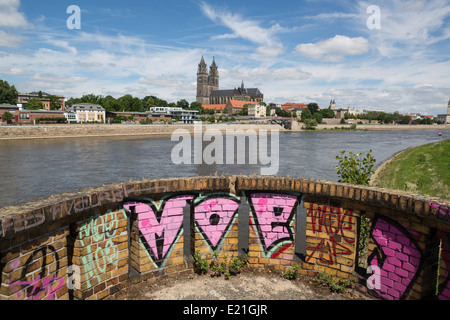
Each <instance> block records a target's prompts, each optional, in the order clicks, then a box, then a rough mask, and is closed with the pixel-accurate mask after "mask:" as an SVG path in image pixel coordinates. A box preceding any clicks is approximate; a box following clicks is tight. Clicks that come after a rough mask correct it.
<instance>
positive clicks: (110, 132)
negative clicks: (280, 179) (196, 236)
mask: <svg viewBox="0 0 450 320" xmlns="http://www.w3.org/2000/svg"><path fill="white" fill-rule="evenodd" d="M194 127H195V126H194V125H193V124H180V125H174V124H165V125H161V124H152V125H139V124H137V125H134V124H127V125H109V124H86V125H73V124H72V125H47V126H0V140H11V139H44V138H83V137H109V136H111V137H112V136H167V135H171V134H172V132H173V131H174V130H176V129H183V130H187V131H188V132H190V133H193V132H194ZM201 127H202V130H203V132H204V131H206V130H207V129H218V130H220V131H222V132H224V133H225V132H226V130H248V129H254V130H259V129H267V130H273V129H276V130H280V131H284V130H286V129H284V128H283V127H281V126H280V125H277V124H273V125H269V124H258V125H256V124H245V125H237V124H202V125H201Z"/></svg>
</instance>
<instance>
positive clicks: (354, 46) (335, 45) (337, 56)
mask: <svg viewBox="0 0 450 320" xmlns="http://www.w3.org/2000/svg"><path fill="white" fill-rule="evenodd" d="M368 51H369V42H368V41H367V40H366V39H365V38H363V37H356V38H350V37H347V36H342V35H336V36H335V37H334V38H330V39H327V40H323V41H319V42H316V43H302V44H299V45H297V46H296V47H295V53H297V54H300V55H302V56H304V57H307V58H309V59H313V60H324V61H330V62H337V61H343V60H344V57H345V56H353V55H360V54H363V53H366V52H368Z"/></svg>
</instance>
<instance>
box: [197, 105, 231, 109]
mask: <svg viewBox="0 0 450 320" xmlns="http://www.w3.org/2000/svg"><path fill="white" fill-rule="evenodd" d="M202 107H203V108H204V109H209V110H223V109H225V107H226V104H204V105H202Z"/></svg>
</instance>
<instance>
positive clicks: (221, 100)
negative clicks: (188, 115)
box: [197, 56, 264, 105]
mask: <svg viewBox="0 0 450 320" xmlns="http://www.w3.org/2000/svg"><path fill="white" fill-rule="evenodd" d="M263 99H264V95H263V94H262V93H261V91H259V89H258V88H245V86H244V81H242V84H241V86H240V87H237V88H234V89H226V90H219V71H218V68H217V65H216V62H215V61H214V58H213V61H212V63H211V66H210V67H209V73H208V72H207V65H206V63H205V59H203V56H202V59H201V61H200V63H199V64H198V71H197V102H200V103H201V104H202V105H209V104H226V103H227V102H228V101H229V100H239V101H254V102H262V101H263Z"/></svg>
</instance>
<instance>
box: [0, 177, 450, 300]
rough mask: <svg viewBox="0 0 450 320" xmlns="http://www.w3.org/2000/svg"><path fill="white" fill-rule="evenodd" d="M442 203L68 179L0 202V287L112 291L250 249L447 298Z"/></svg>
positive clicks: (367, 190) (70, 293)
mask: <svg viewBox="0 0 450 320" xmlns="http://www.w3.org/2000/svg"><path fill="white" fill-rule="evenodd" d="M449 207H450V203H449V202H448V200H444V199H438V198H431V197H426V196H423V195H415V194H410V193H404V192H397V191H393V190H386V189H379V188H371V187H362V186H355V185H350V184H343V183H337V182H331V181H320V180H311V179H303V178H283V177H259V176H251V177H248V176H232V177H191V178H171V179H160V180H145V181H136V182H127V183H123V184H116V185H111V186H104V187H102V188H99V189H95V190H92V189H90V190H85V191H77V192H74V193H72V194H65V195H60V196H53V197H50V198H48V199H43V200H40V201H36V202H32V203H28V204H24V205H19V206H15V207H9V208H4V209H1V210H0V222H1V223H0V227H1V228H0V272H1V286H0V298H1V299H2V300H15V299H17V300H24V299H30V300H31V299H36V300H38V299H40V300H43V299H49V300H53V299H58V300H67V299H97V300H99V299H114V298H116V297H118V296H119V295H120V293H121V290H124V289H126V288H127V287H129V286H145V285H146V284H148V283H150V282H153V281H156V280H157V279H159V278H160V277H165V276H172V275H177V274H181V273H189V272H192V270H193V258H192V257H193V255H194V254H195V252H196V251H199V252H200V254H201V255H202V257H203V258H205V259H208V261H210V262H211V261H212V260H214V259H216V258H217V259H218V261H219V263H220V262H226V261H229V260H230V259H231V258H232V257H236V256H242V255H243V254H247V255H248V266H249V267H251V268H269V269H272V270H275V271H277V272H283V271H285V270H287V269H288V268H290V267H292V266H294V265H300V266H301V270H300V272H302V273H304V274H308V275H313V274H315V273H318V272H325V273H328V274H332V275H334V276H335V277H337V278H343V279H355V280H357V281H359V282H360V283H362V284H364V285H367V286H368V284H373V285H374V286H372V287H371V290H370V292H371V293H373V294H374V295H376V296H378V297H380V298H382V299H424V298H430V297H436V298H438V299H447V300H448V299H449V298H450V294H449V292H450V286H449V278H450V276H449V270H450V267H449V265H450V259H449V247H450V242H449V239H450V237H449V232H450V221H449V211H450V210H449ZM362 216H364V217H366V218H368V219H369V230H368V243H369V244H368V247H367V253H366V254H365V255H363V254H362V253H360V251H359V247H360V246H361V244H360V241H359V240H360V238H361V231H360V224H361V219H362V218H361V217H362ZM301 221H304V222H305V223H306V224H305V227H304V229H305V230H306V231H305V232H303V231H302V232H300V231H299V230H297V226H298V225H299V222H301ZM302 230H303V229H302ZM246 239H247V240H246ZM300 240H301V241H303V242H304V246H303V247H302V245H300V243H301V241H300ZM361 259H362V260H364V261H365V262H366V266H365V267H364V268H363V269H362V272H361V268H360V267H359V266H358V263H357V261H359V260H361ZM368 266H369V267H370V268H371V270H369V269H366V268H367V267H368ZM369 271H370V272H369ZM371 272H372V273H371ZM371 275H373V276H377V277H376V278H374V277H372V276H371Z"/></svg>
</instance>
